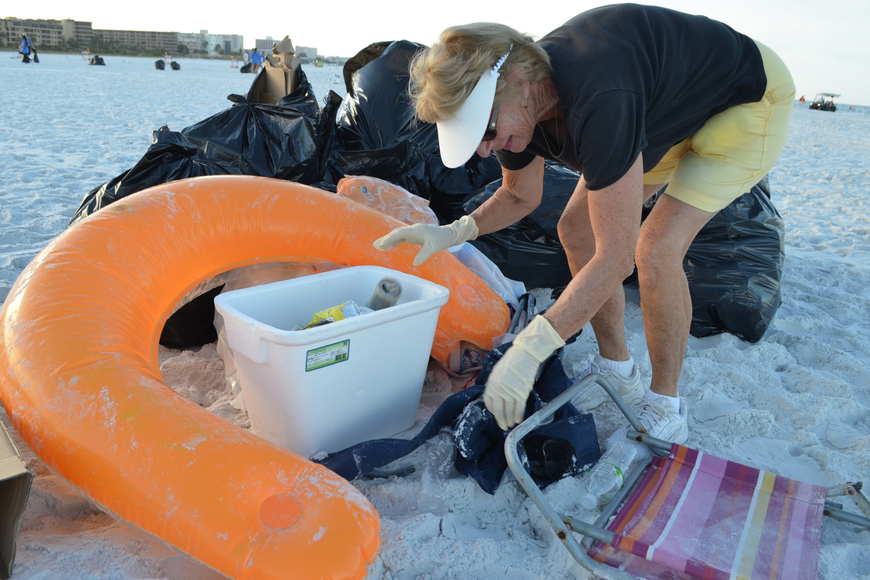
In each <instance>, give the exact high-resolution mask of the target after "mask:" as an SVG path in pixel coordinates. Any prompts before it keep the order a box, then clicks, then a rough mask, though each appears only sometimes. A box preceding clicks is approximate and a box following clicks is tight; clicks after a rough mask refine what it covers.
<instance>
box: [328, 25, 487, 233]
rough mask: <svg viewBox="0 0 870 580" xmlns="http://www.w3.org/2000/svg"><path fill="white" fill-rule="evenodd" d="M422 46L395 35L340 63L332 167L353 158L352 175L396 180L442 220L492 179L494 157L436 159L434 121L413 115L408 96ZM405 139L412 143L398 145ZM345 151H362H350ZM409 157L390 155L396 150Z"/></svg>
mask: <svg viewBox="0 0 870 580" xmlns="http://www.w3.org/2000/svg"><path fill="white" fill-rule="evenodd" d="M423 48H425V47H424V46H423V45H420V44H417V43H414V42H410V41H407V40H399V41H394V42H379V43H375V44H372V45H369V46H368V47H366V48H365V49H363V50H362V51H360V52H359V53H357V54H356V55H355V56H354V57H353V58H351V59H350V60H348V62H347V63H346V64H345V66H344V80H345V85H346V87H347V97H346V99H345V102H344V105H343V107H342V110H341V112H340V114H339V118H338V134H339V137H340V140H341V145H342V147H343V148H344V149H345V150H344V151H336V153H335V162H334V163H333V167H334V170H335V171H340V170H342V169H343V168H344V167H345V165H344V164H343V162H344V161H345V160H347V159H348V158H351V157H352V158H353V165H352V167H353V171H347V172H346V173H352V172H355V173H357V174H365V175H371V176H373V177H379V178H381V179H385V180H387V181H390V182H392V183H395V184H398V185H401V186H402V187H404V188H405V189H407V190H408V191H410V192H411V193H413V194H415V195H418V196H420V197H423V198H425V199H428V200H429V206H430V207H431V208H432V210H433V211H434V212H435V214H436V215H438V217H439V218H440V219H441V220H442V221H445V222H446V221H452V220H453V219H454V212H455V210H456V209H457V208H458V207H459V206H460V205H461V203H462V200H464V199H465V198H466V197H468V195H470V194H473V193H476V192H479V191H480V189H481V188H482V187H484V186H485V185H486V184H487V183H489V182H490V181H492V180H493V179H497V178H499V177H501V167H500V166H499V164H498V161H497V160H496V159H495V158H488V159H481V158H479V157H477V156H475V157H474V158H473V159H472V160H470V161H469V162H468V163H466V164H465V166H464V167H459V168H456V169H448V168H447V167H445V166H444V164H443V163H442V162H441V156H440V153H439V150H438V135H437V131H436V128H435V125H434V124H431V123H423V122H421V121H420V120H419V119H417V117H416V114H415V112H414V107H413V105H412V104H411V101H410V99H409V97H408V82H409V80H410V77H409V73H408V66H409V63H410V61H411V59H412V58H413V56H414V55H415V54H416V53H417V52H418V51H420V50H422V49H423ZM405 142H410V143H412V144H413V146H410V145H402V148H400V149H396V146H397V145H399V144H402V143H405ZM348 151H355V152H368V155H370V157H371V159H370V161H371V170H369V168H368V167H367V166H366V161H367V159H366V155H365V154H357V155H353V156H351V155H350V154H349V153H348ZM397 153H400V154H402V155H405V154H408V155H413V156H414V157H409V158H402V159H397V165H396V166H394V167H392V166H391V165H390V159H391V158H396V154H397Z"/></svg>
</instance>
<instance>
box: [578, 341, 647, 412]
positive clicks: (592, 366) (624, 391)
mask: <svg viewBox="0 0 870 580" xmlns="http://www.w3.org/2000/svg"><path fill="white" fill-rule="evenodd" d="M592 373H595V374H598V375H602V376H604V377H606V378H607V380H609V381H610V383H611V384H612V385H613V386H614V387H616V391H617V392H618V393H619V394H620V396H621V397H622V398H623V399H624V400H625V402H626V404H627V405H629V406H631V407H633V406H635V405H638V404H639V403H640V402H641V401H642V400H643V387H642V386H641V384H640V370H639V369H638V368H637V365H634V368H633V369H631V376H630V377H628V378H625V377H624V376H622V375H621V374H619V373H617V372H615V371H611V370H608V369H602V368H601V367H600V366H598V364H597V363H596V362H595V355H594V354H593V355H590V356H589V366H588V367H587V368H586V370H584V371H583V372H582V373H580V374H579V375H577V376H576V377H574V379H573V381H572V384H574V383H576V382H577V381H579V380H580V379H583V378H585V377H587V376H589V375H591V374H592ZM612 400H613V399H611V398H610V395H608V394H607V391H605V390H604V389H602V388H601V387H600V386H599V385H597V384H596V383H592V384H589V385H586V386H585V387H583V388H582V389H581V390H580V392H579V393H577V394H576V395H575V396H574V398H573V399H571V402H572V403H573V404H574V406H575V407H577V410H578V411H580V412H581V413H585V412H588V411H591V410H592V409H595V408H596V407H599V406H600V405H601V404H602V403H606V402H607V401H612Z"/></svg>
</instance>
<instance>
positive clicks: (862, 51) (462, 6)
mask: <svg viewBox="0 0 870 580" xmlns="http://www.w3.org/2000/svg"><path fill="white" fill-rule="evenodd" d="M610 3H611V2H591V1H584V0H579V1H575V2H552V1H550V2H546V1H545V2H530V1H528V0H523V1H521V2H520V1H515V0H504V1H502V2H498V3H493V2H482V1H473V0H472V1H469V0H439V1H438V2H435V3H432V4H431V5H430V6H431V7H428V8H427V6H426V5H424V4H422V3H420V2H415V1H414V0H411V1H410V2H409V1H407V0H368V1H366V2H350V1H349V0H334V1H331V2H330V1H326V2H321V3H293V2H287V3H284V4H281V3H278V4H271V3H260V5H259V6H257V7H251V5H250V4H246V3H239V2H236V1H232V2H231V1H227V0H215V1H213V2H208V3H202V2H201V1H200V0H175V1H173V2H171V3H168V4H165V5H153V6H144V5H143V6H139V7H137V8H135V9H131V6H130V5H129V4H126V3H124V2H118V1H117V0H88V1H87V2H70V1H69V0H39V2H30V3H18V4H15V5H14V6H13V5H11V4H10V5H9V6H7V7H6V9H5V12H10V11H11V13H8V14H3V15H2V16H16V17H19V18H47V19H58V20H59V19H62V18H71V19H74V20H84V21H90V22H92V23H93V27H94V28H98V29H99V28H103V29H128V30H157V31H173V32H199V31H200V30H208V31H209V32H211V33H214V34H241V35H243V36H244V41H245V45H246V46H248V45H250V46H253V45H254V41H255V40H256V39H258V38H266V37H267V36H271V37H272V38H274V39H275V40H276V41H277V40H280V39H282V38H284V36H290V39H291V40H292V41H293V44H294V45H301V46H309V47H314V48H317V51H318V53H319V54H321V55H324V56H343V57H350V56H353V55H355V54H356V53H357V52H359V51H360V50H362V49H363V48H365V47H366V46H368V45H369V44H371V43H373V42H380V41H391V40H411V41H414V42H419V43H421V44H426V45H428V44H432V43H433V42H435V40H436V39H437V37H438V34H439V33H440V32H441V31H442V30H443V29H444V28H447V27H448V26H452V25H455V24H467V23H470V22H480V21H493V22H500V23H502V24H507V25H509V26H512V27H514V28H516V29H517V30H520V31H521V32H526V33H529V34H531V35H532V36H534V37H536V38H539V37H541V36H544V35H545V34H546V33H547V32H549V31H550V30H552V29H554V28H556V27H558V26H559V25H560V24H562V23H563V22H565V21H566V20H568V19H569V18H571V17H573V16H575V15H576V14H578V13H580V12H582V11H584V10H588V9H590V8H594V7H596V6H603V5H605V4H610ZM641 3H645V4H656V5H658V6H664V7H667V8H672V9H675V10H681V11H683V12H688V13H691V14H702V15H704V16H708V17H710V18H713V19H715V20H720V21H722V22H724V23H726V24H728V25H729V26H731V27H732V28H734V29H735V30H737V31H739V32H742V33H744V34H747V35H748V36H750V37H752V38H754V39H755V40H758V41H759V42H762V43H764V44H766V45H767V46H769V47H770V48H772V49H773V50H774V51H775V52H777V53H778V54H779V55H780V56H781V57H782V59H783V60H784V61H785V63H786V64H787V65H788V67H789V69H790V70H791V72H792V76H793V77H794V79H795V85H796V87H797V94H798V96H800V95H802V94H803V95H805V96H806V97H807V98H808V99H811V98H812V97H813V96H814V95H815V94H816V93H818V92H821V91H826V92H833V93H840V95H841V97H840V98H839V99H838V101H839V102H842V103H851V104H860V105H866V106H870V41H868V37H870V2H868V1H867V0H849V1H845V0H788V1H786V0H715V1H714V0H664V1H661V2H655V3H653V2H641ZM535 5H538V6H541V7H542V8H541V9H538V10H534V9H533V8H532V7H533V6H535Z"/></svg>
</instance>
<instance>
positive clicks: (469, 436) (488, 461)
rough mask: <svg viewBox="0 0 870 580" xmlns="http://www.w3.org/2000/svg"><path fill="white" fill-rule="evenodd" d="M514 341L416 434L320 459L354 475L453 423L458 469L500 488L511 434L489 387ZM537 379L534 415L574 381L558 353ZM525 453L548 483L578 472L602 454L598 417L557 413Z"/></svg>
mask: <svg viewBox="0 0 870 580" xmlns="http://www.w3.org/2000/svg"><path fill="white" fill-rule="evenodd" d="M509 346H510V345H502V346H500V347H498V348H496V349H493V350H492V351H490V352H489V353H488V354H487V357H486V360H485V361H484V365H483V369H482V370H481V372H480V374H479V375H478V377H477V381H476V383H475V384H474V385H473V386H471V387H468V388H467V389H464V390H462V391H459V392H458V393H455V394H453V395H451V396H450V397H448V398H447V399H446V400H445V401H444V403H442V404H441V406H440V407H438V409H437V410H436V411H435V413H433V414H432V417H431V418H430V419H429V422H428V423H426V425H425V426H424V427H423V429H422V430H421V431H420V432H419V433H418V434H417V435H416V436H415V437H414V438H413V439H376V440H373V441H366V442H364V443H358V444H357V445H353V446H351V447H348V448H347V449H344V450H342V451H338V452H336V453H332V454H330V455H328V456H327V457H325V458H323V459H321V460H320V461H319V462H320V463H321V464H323V465H324V466H326V467H328V468H329V469H331V470H332V471H334V472H335V473H337V474H338V475H340V476H342V477H344V478H345V479H348V480H354V479H357V478H359V477H361V476H363V475H366V474H368V473H371V472H372V471H374V470H376V469H378V468H380V467H383V466H384V465H387V464H389V463H392V462H393V461H396V460H397V459H400V458H402V457H404V456H406V455H408V454H409V453H411V452H412V451H414V450H415V449H417V448H418V447H419V446H421V445H422V444H423V443H425V442H426V440H428V439H431V438H432V437H434V436H435V435H437V434H438V433H439V431H441V429H442V428H443V427H446V426H448V425H450V426H451V427H452V431H453V437H454V440H455V442H456V448H457V451H458V453H457V454H456V460H455V466H456V469H457V470H458V471H459V472H460V473H463V474H465V475H468V476H470V477H472V478H474V480H475V481H477V483H478V484H479V485H480V487H481V489H483V490H484V491H486V492H487V493H490V494H492V493H495V490H496V489H498V485H499V483H500V482H501V478H502V475H503V474H504V471H505V469H506V468H507V460H506V459H505V455H504V440H505V436H506V433H505V432H504V431H502V430H501V428H500V427H499V426H498V424H497V423H496V421H495V418H494V417H493V416H492V414H491V413H490V412H489V411H488V410H487V409H486V408H485V407H484V404H483V397H482V395H483V389H484V386H485V384H486V380H487V378H488V377H489V373H490V372H491V371H492V367H493V365H495V363H496V362H497V361H498V360H499V359H501V357H502V355H503V354H504V352H505V351H506V350H507V348H508V347H509ZM545 366H546V370H545V371H544V372H543V374H542V375H541V377H540V378H539V379H538V381H537V382H536V383H535V388H534V390H533V391H532V396H530V397H529V401H528V404H527V406H526V415H525V416H526V417H529V416H530V415H532V414H533V413H534V412H536V411H537V410H538V409H540V408H541V406H542V405H543V404H544V403H547V402H549V401H552V400H553V399H554V398H556V397H557V396H558V395H560V394H561V393H563V392H564V391H565V389H567V388H568V387H569V386H570V381H569V379H568V376H567V375H566V374H565V370H564V368H563V367H562V363H561V361H560V360H559V359H558V358H557V357H554V358H552V359H551V360H550V361H548V363H545ZM519 456H520V459H521V460H522V462H523V464H524V465H525V466H526V469H527V470H528V471H529V473H530V474H531V475H532V478H533V479H534V480H535V482H536V483H537V484H538V485H539V486H540V487H541V488H544V487H546V486H547V485H549V484H550V483H553V482H554V481H558V480H559V479H561V478H562V477H565V476H568V475H574V474H576V473H577V472H578V471H579V470H580V468H582V467H583V466H584V465H588V464H590V463H594V462H595V461H597V460H598V458H599V457H600V456H601V450H600V448H599V446H598V436H597V433H596V431H595V421H594V420H593V418H592V415H591V414H588V413H587V414H583V415H581V414H580V413H579V412H578V411H577V410H576V409H575V408H574V406H573V405H570V404H568V405H565V406H564V407H562V408H561V409H559V411H557V412H556V414H555V416H554V417H553V421H552V422H551V423H549V424H547V425H543V426H541V427H539V428H538V429H535V430H534V431H532V432H531V433H529V435H527V436H526V437H525V438H523V440H522V445H521V448H520V449H519Z"/></svg>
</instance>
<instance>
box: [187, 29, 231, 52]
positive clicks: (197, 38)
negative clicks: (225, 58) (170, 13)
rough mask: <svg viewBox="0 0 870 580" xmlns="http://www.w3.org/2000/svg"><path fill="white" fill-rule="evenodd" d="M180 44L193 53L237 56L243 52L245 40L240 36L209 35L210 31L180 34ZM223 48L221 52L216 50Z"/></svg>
mask: <svg viewBox="0 0 870 580" xmlns="http://www.w3.org/2000/svg"><path fill="white" fill-rule="evenodd" d="M177 35H178V44H183V45H185V46H186V47H187V48H188V49H189V50H190V52H191V53H194V52H195V51H201V50H204V51H205V52H206V54H210V55H213V54H236V53H239V52H241V51H242V49H243V48H244V45H245V38H244V36H242V35H240V34H209V32H208V30H200V31H199V32H179V33H177ZM215 46H220V47H221V52H218V51H216V50H215Z"/></svg>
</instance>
